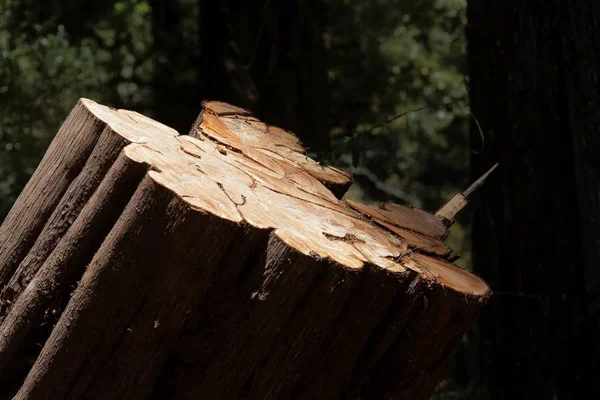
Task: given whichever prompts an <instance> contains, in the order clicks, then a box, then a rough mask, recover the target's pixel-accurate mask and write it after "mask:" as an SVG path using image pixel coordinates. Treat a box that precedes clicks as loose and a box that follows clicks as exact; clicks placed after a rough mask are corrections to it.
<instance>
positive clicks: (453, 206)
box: [435, 163, 500, 221]
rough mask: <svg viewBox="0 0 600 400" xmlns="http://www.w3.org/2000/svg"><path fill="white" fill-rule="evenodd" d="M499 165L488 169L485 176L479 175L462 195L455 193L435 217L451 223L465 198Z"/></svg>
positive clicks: (497, 164) (467, 202)
mask: <svg viewBox="0 0 600 400" xmlns="http://www.w3.org/2000/svg"><path fill="white" fill-rule="evenodd" d="M499 165H500V163H496V164H494V165H493V166H492V168H490V169H489V170H488V171H487V172H486V173H485V174H483V175H481V176H480V177H479V178H478V179H477V180H476V181H475V182H473V184H472V185H471V186H469V187H468V188H467V190H465V191H464V192H462V193H456V194H455V195H454V196H452V198H450V200H448V201H447V202H446V203H445V204H444V205H443V206H442V207H441V208H440V209H439V210H437V211H436V213H435V215H437V216H438V217H442V218H444V219H446V220H448V221H453V220H454V218H455V217H456V215H457V214H458V213H459V212H461V211H462V210H463V209H464V208H465V207H466V206H467V204H469V200H467V198H468V197H469V195H471V193H473V192H474V191H475V190H476V189H477V188H478V187H480V186H481V185H483V183H484V182H485V180H486V179H487V177H488V176H489V175H490V174H491V173H492V172H493V171H494V170H495V169H496V168H497V167H498V166H499Z"/></svg>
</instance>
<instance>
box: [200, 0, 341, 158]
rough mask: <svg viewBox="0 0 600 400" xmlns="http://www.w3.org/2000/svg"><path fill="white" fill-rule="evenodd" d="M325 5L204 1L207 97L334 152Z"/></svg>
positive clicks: (315, 0)
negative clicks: (244, 109)
mask: <svg viewBox="0 0 600 400" xmlns="http://www.w3.org/2000/svg"><path fill="white" fill-rule="evenodd" d="M323 30H324V5H323V4H322V1H321V0H291V1H287V0H253V1H247V2H235V1H230V0H208V1H206V0H200V31H199V35H200V38H199V43H200V55H201V70H200V73H201V74H202V79H201V90H200V91H201V93H202V95H203V96H204V98H205V99H208V100H220V101H226V102H230V103H233V104H237V105H240V106H242V107H245V108H248V109H249V110H251V111H252V112H253V113H254V114H255V115H256V116H257V117H259V118H261V119H262V120H264V121H266V122H268V123H271V124H275V125H280V126H286V127H287V128H288V129H290V130H292V131H294V132H295V133H296V134H297V135H298V136H299V137H300V138H302V141H303V143H304V144H305V146H307V147H308V148H309V150H310V151H311V152H316V153H326V152H328V151H329V147H330V141H329V129H330V121H329V119H328V115H327V109H328V99H329V91H328V87H327V69H326V54H325V49H324V46H323V38H322V35H323Z"/></svg>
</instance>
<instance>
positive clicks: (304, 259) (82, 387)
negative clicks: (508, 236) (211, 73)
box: [0, 100, 490, 400]
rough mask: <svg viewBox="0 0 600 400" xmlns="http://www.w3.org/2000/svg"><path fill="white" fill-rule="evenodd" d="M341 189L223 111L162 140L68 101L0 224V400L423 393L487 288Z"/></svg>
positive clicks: (206, 113) (345, 179)
mask: <svg viewBox="0 0 600 400" xmlns="http://www.w3.org/2000/svg"><path fill="white" fill-rule="evenodd" d="M192 136H193V137H192ZM42 168H43V169H42ZM350 183H351V177H350V176H349V175H348V174H346V173H345V172H343V171H340V170H338V169H335V168H333V167H323V166H321V165H319V164H318V163H316V162H315V161H313V160H312V159H310V158H308V157H307V156H306V155H305V149H304V148H303V147H302V146H301V145H300V143H299V140H298V139H297V138H296V137H295V136H294V135H293V134H291V133H289V132H287V131H284V130H283V129H280V128H277V127H274V126H268V125H266V124H264V123H262V122H261V121H259V120H258V119H256V118H254V117H253V116H251V115H250V114H249V113H248V112H246V111H245V110H243V109H240V108H237V107H234V106H231V105H228V104H225V103H215V102H211V103H207V104H205V106H204V110H203V112H202V114H201V116H200V118H199V119H198V121H197V122H196V124H195V125H194V127H193V129H192V132H191V135H190V136H180V135H178V134H177V132H175V131H174V130H172V129H171V128H168V127H166V126H164V125H162V124H159V123H157V122H155V121H152V120H150V119H148V118H146V117H144V116H142V115H140V114H137V113H134V112H130V111H124V110H114V109H110V108H107V107H104V106H101V105H98V104H96V103H94V102H92V101H90V100H81V101H80V102H79V103H78V105H77V106H76V107H75V109H74V110H73V112H72V113H71V114H70V116H69V117H68V119H67V121H65V124H64V125H63V127H62V128H61V130H60V132H59V133H58V134H57V136H56V138H55V140H54V142H53V144H52V146H51V147H50V149H49V151H48V152H47V154H46V156H45V157H44V159H43V160H42V162H41V164H40V169H38V171H36V173H35V174H34V176H33V177H32V179H31V181H30V182H29V183H28V185H27V187H26V188H25V190H24V191H23V195H22V196H21V197H20V198H19V200H18V201H17V203H16V204H15V206H14V208H13V209H12V210H11V212H10V214H9V216H8V217H7V219H6V222H5V223H4V225H3V226H2V227H1V228H0V233H2V234H3V235H4V236H3V239H5V240H3V241H2V242H0V243H1V244H0V255H1V256H2V258H0V260H2V264H0V273H1V274H0V276H2V277H5V278H4V279H5V286H4V287H3V290H2V292H1V293H0V300H2V308H1V309H0V376H2V377H3V380H2V385H3V386H2V387H1V388H0V390H2V392H1V393H0V394H1V395H3V396H9V395H13V394H14V398H15V399H55V398H69V399H71V398H72V399H79V398H86V399H87V398H91V399H94V398H98V399H100V398H102V399H104V398H127V399H142V398H150V397H153V398H175V399H187V398H190V399H191V398H199V397H202V398H210V399H238V398H251V399H277V398H299V399H300V398H302V399H312V398H332V399H333V398H347V399H354V398H356V396H358V395H359V394H361V395H362V396H363V397H364V396H366V397H368V398H370V399H371V398H373V399H384V398H385V399H394V398H411V399H417V400H418V399H427V398H428V397H429V396H430V394H431V392H432V391H433V389H434V388H435V385H436V384H437V383H438V382H439V381H440V380H441V378H442V377H443V374H444V371H445V367H446V364H447V361H448V358H449V357H450V356H451V355H452V353H453V352H454V350H455V349H456V347H457V346H458V343H459V341H460V340H461V338H462V336H463V334H464V332H465V331H466V330H467V329H468V328H469V326H470V325H471V323H472V321H473V320H474V318H475V317H476V316H477V315H478V313H479V310H480V308H481V307H482V306H483V304H485V302H486V300H487V298H488V297H489V294H490V292H489V288H488V286H487V285H486V284H485V283H484V282H483V281H482V280H480V279H479V278H477V277H475V276H473V275H471V274H469V273H467V272H465V271H462V270H460V269H459V268H457V267H455V266H453V265H452V264H451V263H449V262H448V261H447V259H448V257H450V256H451V251H450V249H449V248H448V247H447V246H446V245H445V244H444V243H443V241H442V239H443V238H444V237H445V236H446V235H447V223H448V221H446V220H444V219H442V218H438V217H436V216H435V215H432V214H429V213H426V212H425V211H421V210H416V209H410V208H406V207H402V206H397V205H393V204H386V205H384V206H383V208H382V209H374V208H371V207H367V206H364V205H360V204H357V203H346V202H342V201H340V200H339V199H338V198H339V197H341V196H342V195H343V192H344V191H345V189H346V188H347V187H348V185H349V184H350ZM334 193H335V195H334ZM336 195H337V197H336ZM23 224H26V225H25V226H23ZM9 232H17V233H18V235H17V236H16V237H14V238H13V236H12V235H10V234H9ZM21 238H25V239H26V240H21ZM38 343H39V345H38ZM40 347H41V349H40ZM15 393H16V394H15Z"/></svg>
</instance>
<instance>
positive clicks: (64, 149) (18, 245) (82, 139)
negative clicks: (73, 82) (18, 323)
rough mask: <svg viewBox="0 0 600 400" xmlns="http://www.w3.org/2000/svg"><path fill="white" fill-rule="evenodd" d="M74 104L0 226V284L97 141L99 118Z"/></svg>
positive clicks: (81, 166)
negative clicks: (86, 113)
mask: <svg viewBox="0 0 600 400" xmlns="http://www.w3.org/2000/svg"><path fill="white" fill-rule="evenodd" d="M82 107H83V106H82V105H81V104H78V105H77V106H76V107H75V108H74V109H73V111H71V113H70V114H69V116H68V117H67V119H66V120H65V122H64V124H63V125H62V127H61V128H60V130H59V132H58V133H57V134H56V137H55V139H54V140H53V141H52V144H51V145H50V147H49V148H48V151H47V152H46V154H45V155H44V158H43V159H42V161H41V162H40V164H39V166H38V168H37V169H36V171H35V173H34V174H33V176H32V177H31V179H30V180H29V182H28V183H27V185H26V186H25V188H24V189H23V191H22V192H21V194H20V195H19V198H18V199H17V201H16V202H15V205H14V206H13V208H12V209H11V210H10V212H9V213H8V215H7V216H6V219H5V220H4V222H3V224H2V226H0V243H2V249H1V250H0V287H4V286H5V285H6V284H7V283H8V281H9V280H10V278H11V277H12V276H13V274H14V272H15V271H16V270H17V268H18V266H19V264H20V263H21V261H22V260H23V258H24V257H25V255H26V254H27V252H28V251H29V249H30V248H31V246H33V244H34V242H35V240H36V239H37V237H38V235H39V233H40V232H41V231H42V229H43V228H44V225H45V224H46V221H47V220H48V218H49V217H50V215H51V214H52V212H53V211H54V209H55V208H56V205H57V204H58V202H59V201H60V199H61V198H62V197H63V195H64V193H65V192H66V191H67V188H68V187H69V185H70V184H71V182H72V180H73V178H74V177H76V176H77V175H79V173H80V172H81V170H82V168H83V166H84V165H85V163H86V161H87V159H88V157H89V155H90V153H91V152H92V150H93V149H94V146H95V144H96V141H97V140H98V137H99V135H98V133H99V132H98V129H100V130H101V129H102V128H103V126H104V125H103V124H102V122H101V121H99V120H97V119H96V118H95V117H94V116H92V115H87V116H84V115H83V114H84V112H83V111H82Z"/></svg>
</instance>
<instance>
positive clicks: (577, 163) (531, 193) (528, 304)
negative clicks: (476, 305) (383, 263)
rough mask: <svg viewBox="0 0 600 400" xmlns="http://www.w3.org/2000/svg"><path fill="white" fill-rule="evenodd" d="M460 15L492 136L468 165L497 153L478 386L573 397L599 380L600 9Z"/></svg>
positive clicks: (484, 221)
mask: <svg viewBox="0 0 600 400" xmlns="http://www.w3.org/2000/svg"><path fill="white" fill-rule="evenodd" d="M468 12H469V23H470V25H469V29H468V39H469V54H470V85H471V88H470V89H471V107H472V110H473V113H474V115H476V116H477V118H478V120H479V122H480V124H481V126H482V127H483V130H484V136H485V139H486V142H485V149H484V151H483V152H482V153H481V154H479V155H475V156H474V157H473V167H474V174H475V175H476V176H477V175H479V174H481V173H482V172H484V171H485V170H486V169H487V168H489V167H490V166H491V165H492V164H493V163H494V162H496V161H500V163H501V165H500V168H499V169H498V171H497V172H495V173H494V175H493V176H492V177H491V178H490V184H488V185H485V186H484V187H483V189H481V192H480V193H479V195H480V198H479V201H478V202H477V209H476V217H475V224H474V228H473V240H474V256H473V260H474V266H475V269H476V271H477V272H479V273H480V274H482V275H483V276H484V277H486V278H487V279H488V280H489V281H490V283H491V285H492V287H494V290H495V291H496V292H497V293H498V295H497V296H496V297H495V300H494V301H493V302H492V307H491V308H490V309H489V312H488V313H487V314H486V316H485V318H483V319H482V320H481V325H480V328H481V336H482V343H481V349H480V353H481V357H482V358H481V361H482V365H481V366H482V374H483V378H484V380H485V381H484V382H481V383H480V384H481V385H483V386H484V388H487V391H488V392H489V395H490V396H491V398H493V399H507V398H515V399H521V398H536V399H556V398H558V399H566V398H581V397H583V396H584V393H594V392H597V390H598V384H597V382H598V381H597V379H596V378H595V377H594V376H593V372H592V371H595V370H596V369H597V357H596V356H595V354H596V352H597V349H598V343H599V342H598V339H597V335H596V334H595V332H596V331H597V328H598V319H597V318H595V317H594V315H596V313H597V311H598V300H597V299H598V298H599V296H598V293H600V292H599V288H598V277H599V273H598V272H597V271H598V268H597V265H598V260H599V256H598V254H599V251H598V249H599V247H598V243H597V240H596V238H597V236H598V233H597V228H598V220H599V219H598V215H599V213H600V203H599V202H598V176H599V175H598V172H599V169H598V161H597V156H596V155H592V153H591V150H590V149H592V148H596V146H594V143H597V140H598V139H597V138H598V135H597V129H598V126H599V123H600V120H599V116H598V107H599V106H600V103H599V101H598V100H599V98H598V83H597V82H598V78H599V76H600V64H599V62H598V54H599V53H598V52H599V49H600V45H599V41H598V26H599V21H600V9H599V7H598V4H597V2H593V1H575V2H561V1H550V2H519V1H511V2H502V3H498V2H477V1H471V2H469V11H468ZM473 137H474V142H475V147H477V148H479V147H480V139H478V138H477V135H473ZM574 365H585V366H586V367H584V368H574V367H573V366H574ZM594 365H596V367H594Z"/></svg>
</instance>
